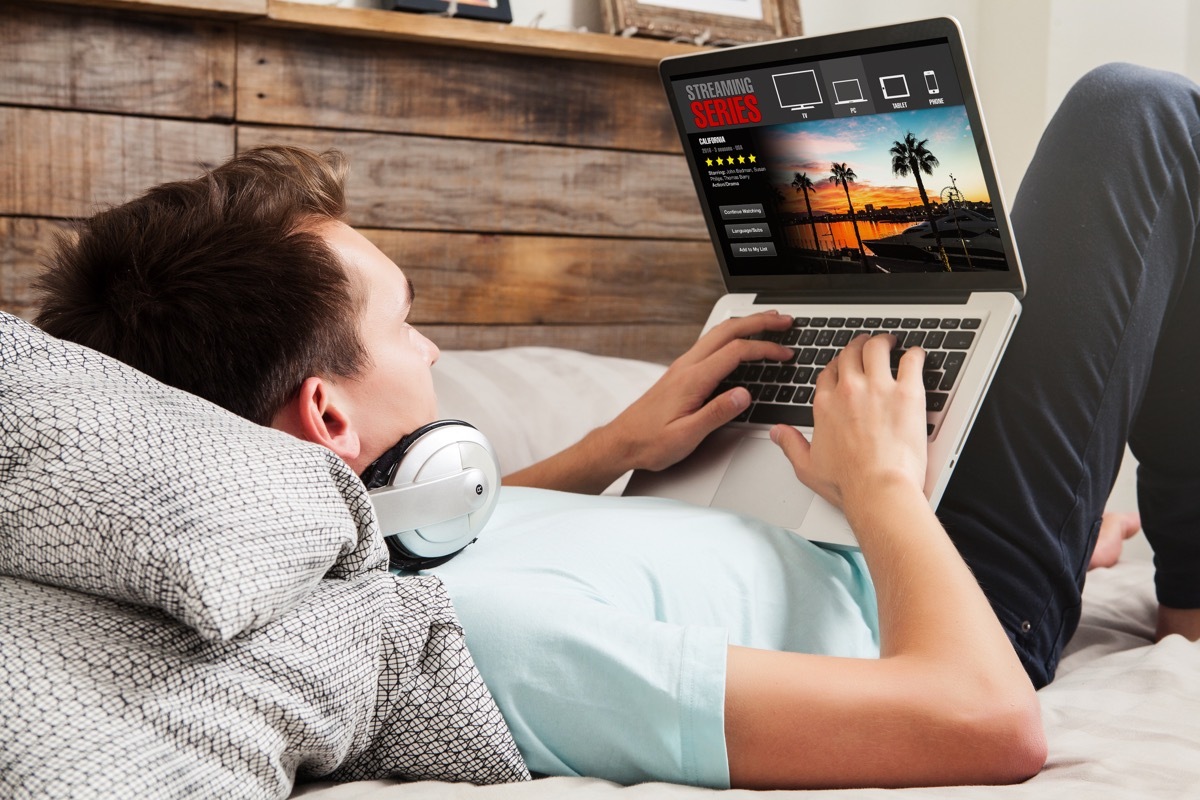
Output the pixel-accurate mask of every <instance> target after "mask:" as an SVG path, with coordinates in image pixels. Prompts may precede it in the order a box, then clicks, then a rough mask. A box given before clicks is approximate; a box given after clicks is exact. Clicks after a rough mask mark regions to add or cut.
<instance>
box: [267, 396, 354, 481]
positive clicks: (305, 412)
mask: <svg viewBox="0 0 1200 800" xmlns="http://www.w3.org/2000/svg"><path fill="white" fill-rule="evenodd" d="M271 427H272V428H277V429H279V430H282V431H284V432H286V433H290V434H292V435H293V436H295V437H297V438H299V439H303V440H305V441H306V442H315V443H316V444H319V445H323V446H325V447H327V448H329V449H330V450H332V451H333V452H334V453H336V454H337V455H338V456H340V457H341V459H342V460H343V461H345V462H347V463H351V462H353V461H354V460H355V459H357V458H358V455H359V453H360V452H361V451H362V443H361V442H360V441H359V438H358V431H357V430H355V428H354V425H353V424H352V422H351V420H350V416H349V414H348V410H347V408H346V407H345V403H343V402H340V398H339V395H338V392H337V391H336V390H335V389H334V387H332V386H331V385H330V384H329V383H328V382H327V381H325V380H322V379H321V378H305V380H304V383H302V384H300V391H299V392H298V393H297V394H296V396H295V397H293V398H292V399H291V400H289V401H288V403H287V404H286V405H285V406H284V407H283V408H281V409H280V410H279V413H278V414H276V415H275V419H274V420H273V421H272V422H271Z"/></svg>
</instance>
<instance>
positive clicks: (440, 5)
mask: <svg viewBox="0 0 1200 800" xmlns="http://www.w3.org/2000/svg"><path fill="white" fill-rule="evenodd" d="M392 10H393V11H417V12H424V13H426V14H445V15H446V16H453V17H462V18H464V19H482V20H488V21H490V22H512V7H511V6H510V5H509V0H457V2H451V0H392ZM450 12H453V13H450Z"/></svg>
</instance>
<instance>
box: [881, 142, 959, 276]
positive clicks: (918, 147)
mask: <svg viewBox="0 0 1200 800" xmlns="http://www.w3.org/2000/svg"><path fill="white" fill-rule="evenodd" d="M928 141H929V140H928V139H922V140H921V141H919V142H918V141H917V137H916V136H914V135H913V132H912V131H909V132H908V133H906V134H904V141H902V142H896V141H893V142H892V149H891V150H889V151H888V152H889V153H891V154H892V174H893V175H898V176H900V177H901V178H907V177H908V175H909V173H912V176H913V177H914V178H916V179H917V191H918V192H919V193H920V195H921V204H922V205H924V206H925V216H927V217H929V227H931V228H933V240H934V242H935V243H936V244H937V249H938V255H940V256H941V259H942V266H943V267H945V269H946V271H947V272H949V271H950V260H949V259H948V258H946V248H944V247H943V246H942V233H941V231H939V230H938V227H937V222H935V221H934V218H933V206H932V205H930V203H929V195H927V194H926V193H925V184H924V182H923V181H922V180H921V173H922V172H924V173H925V174H926V175H932V174H933V168H934V167H936V166H937V165H938V160H937V156H935V155H934V154H933V153H931V152H929V150H928V148H926V147H925V143H926V142H928Z"/></svg>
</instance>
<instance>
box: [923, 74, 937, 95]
mask: <svg viewBox="0 0 1200 800" xmlns="http://www.w3.org/2000/svg"><path fill="white" fill-rule="evenodd" d="M925 88H926V89H928V90H929V93H930V94H937V93H938V92H940V91H941V89H939V88H938V82H937V75H934V74H933V70H931V69H927V70H925Z"/></svg>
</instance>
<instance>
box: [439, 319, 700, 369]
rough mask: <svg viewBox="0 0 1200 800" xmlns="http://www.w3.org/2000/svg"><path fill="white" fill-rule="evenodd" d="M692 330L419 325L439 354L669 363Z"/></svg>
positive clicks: (695, 330)
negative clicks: (546, 352)
mask: <svg viewBox="0 0 1200 800" xmlns="http://www.w3.org/2000/svg"><path fill="white" fill-rule="evenodd" d="M700 328H701V325H700V324H696V325H537V326H527V325H423V326H421V333H423V334H425V335H426V336H428V337H429V338H430V339H432V340H433V341H434V343H436V344H437V346H438V347H440V348H441V349H443V350H494V349H496V348H499V347H531V346H533V347H565V348H568V349H570V350H582V351H584V352H586V353H595V354H596V355H600V356H619V357H621V358H637V359H641V360H643V361H654V362H657V363H659V364H669V363H671V362H672V361H674V360H675V359H676V358H678V357H679V356H680V355H682V354H683V353H684V351H686V350H687V349H688V348H689V347H691V346H692V345H693V344H695V343H696V337H697V336H699V335H700Z"/></svg>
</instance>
